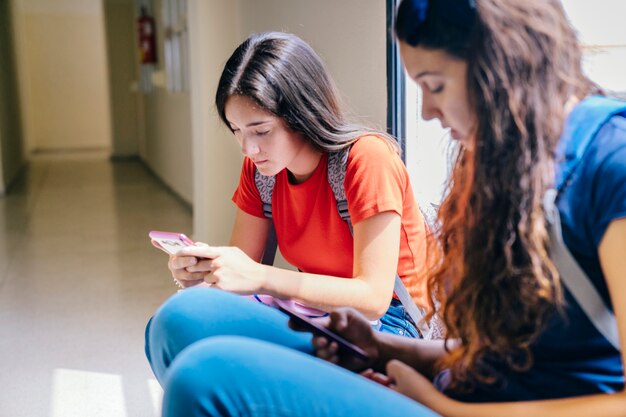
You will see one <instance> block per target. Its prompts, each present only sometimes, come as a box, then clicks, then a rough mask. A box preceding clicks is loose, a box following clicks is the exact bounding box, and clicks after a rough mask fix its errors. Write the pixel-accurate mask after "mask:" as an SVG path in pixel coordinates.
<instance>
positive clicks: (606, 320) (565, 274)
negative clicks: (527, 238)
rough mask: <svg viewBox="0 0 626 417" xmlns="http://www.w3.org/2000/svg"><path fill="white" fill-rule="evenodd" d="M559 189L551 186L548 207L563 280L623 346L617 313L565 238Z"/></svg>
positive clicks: (601, 328) (599, 326)
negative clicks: (583, 268) (604, 298)
mask: <svg viewBox="0 0 626 417" xmlns="http://www.w3.org/2000/svg"><path fill="white" fill-rule="evenodd" d="M556 197H557V192H556V190H548V191H547V192H546V195H545V197H544V202H543V204H544V209H545V212H546V218H547V219H548V223H549V226H550V229H549V234H550V242H551V248H550V255H551V257H552V260H553V261H554V264H555V266H556V269H557V270H558V271H559V275H560V277H561V282H563V284H564V285H565V286H566V287H567V289H568V290H569V292H570V293H571V294H572V296H573V297H574V299H575V300H576V302H577V303H578V305H579V306H580V308H581V309H582V310H583V312H584V313H585V314H586V315H587V317H588V318H589V320H590V321H591V323H592V324H593V325H594V326H595V327H596V329H597V330H598V331H599V332H600V334H601V335H602V336H604V337H605V338H606V339H607V340H608V341H609V342H610V343H611V345H613V347H614V348H615V349H617V350H619V337H618V334H617V321H616V320H615V315H614V314H613V313H612V312H611V311H610V310H609V309H608V308H607V306H606V304H604V301H603V300H602V297H601V296H600V294H599V293H598V290H597V289H596V287H594V286H593V284H592V283H591V281H590V280H589V278H588V277H587V274H585V271H583V270H582V269H581V267H580V266H579V265H578V262H576V259H575V258H574V256H573V255H572V254H571V253H570V251H569V250H568V249H567V246H565V243H564V242H563V235H562V234H561V219H560V217H559V210H558V208H557V207H556Z"/></svg>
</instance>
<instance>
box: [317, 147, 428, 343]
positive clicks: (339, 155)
mask: <svg viewBox="0 0 626 417" xmlns="http://www.w3.org/2000/svg"><path fill="white" fill-rule="evenodd" d="M350 149H351V147H347V148H345V149H342V150H341V151H338V152H333V153H331V154H329V156H328V182H329V183H330V188H331V189H332V190H333V194H334V195H335V201H336V202H337V211H338V212H339V216H340V217H341V219H342V220H343V221H345V222H346V223H347V224H348V228H349V229H350V234H352V235H354V229H353V227H352V221H351V220H350V212H349V211H348V200H347V198H346V191H345V187H344V184H345V181H346V171H347V167H348V155H349V154H350ZM393 292H394V293H395V294H396V296H397V297H398V299H399V300H400V302H401V303H402V306H403V307H404V309H405V310H406V312H407V313H408V314H409V316H410V317H411V319H412V320H413V323H415V326H416V327H417V329H418V330H419V331H420V333H421V334H422V337H423V338H425V339H426V338H430V337H429V335H430V334H431V328H430V326H428V324H426V323H424V321H423V320H422V319H423V318H424V316H425V315H426V311H425V310H423V309H420V308H419V307H418V306H417V305H416V304H415V301H413V297H411V294H409V291H408V290H407V289H406V287H405V285H404V283H403V282H402V279H401V278H400V276H399V275H398V274H396V277H395V280H394V284H393Z"/></svg>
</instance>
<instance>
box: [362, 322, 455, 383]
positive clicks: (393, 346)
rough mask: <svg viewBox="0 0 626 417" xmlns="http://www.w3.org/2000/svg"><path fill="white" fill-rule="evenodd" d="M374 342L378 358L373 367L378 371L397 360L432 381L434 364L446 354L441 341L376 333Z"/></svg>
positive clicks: (434, 370)
mask: <svg viewBox="0 0 626 417" xmlns="http://www.w3.org/2000/svg"><path fill="white" fill-rule="evenodd" d="M376 340H377V344H378V351H379V357H378V359H377V360H376V363H375V364H374V367H375V369H377V370H379V371H384V370H385V366H386V365H387V362H389V361H390V360H392V359H397V360H399V361H401V362H404V363H406V364H407V365H409V366H411V367H412V368H414V369H415V370H417V371H418V372H420V373H421V374H422V375H424V376H426V377H427V378H429V379H431V380H432V379H433V378H434V376H435V373H436V368H435V364H436V363H437V361H438V360H439V359H441V358H442V357H443V356H444V355H445V354H446V350H445V347H444V341H443V340H422V339H410V338H407V337H402V336H396V335H394V334H389V333H381V332H379V333H376ZM448 343H453V342H448Z"/></svg>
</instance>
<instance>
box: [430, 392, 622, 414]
mask: <svg viewBox="0 0 626 417" xmlns="http://www.w3.org/2000/svg"><path fill="white" fill-rule="evenodd" d="M426 405H427V406H428V404H426ZM434 409H435V411H437V412H439V413H440V414H441V415H442V416H445V417H500V416H504V415H505V416H507V417H527V416H533V415H536V416H546V417H624V416H626V392H620V393H616V394H598V395H590V396H585V397H573V398H565V399H558V400H543V401H520V402H511V403H486V404H467V403H459V402H457V401H452V400H450V401H447V402H445V403H444V404H443V405H442V406H441V407H437V406H435V407H434Z"/></svg>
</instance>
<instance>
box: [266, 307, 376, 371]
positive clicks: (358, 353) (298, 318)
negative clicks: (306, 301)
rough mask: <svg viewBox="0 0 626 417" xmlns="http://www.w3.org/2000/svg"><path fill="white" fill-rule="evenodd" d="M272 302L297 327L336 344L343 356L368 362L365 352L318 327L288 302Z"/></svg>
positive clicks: (318, 325)
mask: <svg viewBox="0 0 626 417" xmlns="http://www.w3.org/2000/svg"><path fill="white" fill-rule="evenodd" d="M274 302H275V303H276V305H277V306H278V308H279V309H280V311H282V312H284V313H285V314H287V315H288V316H289V317H291V319H292V320H294V321H295V322H296V323H297V325H298V326H300V327H302V328H304V329H306V330H308V331H310V332H311V333H313V334H315V335H318V336H324V337H325V338H327V339H328V340H329V341H332V342H335V343H337V345H338V346H339V350H340V351H342V353H343V354H349V355H352V356H354V357H356V358H358V359H360V360H362V361H363V362H367V361H369V359H370V357H369V355H368V354H367V352H365V351H364V350H363V349H361V348H360V347H358V346H357V345H355V344H353V343H350V342H348V341H347V340H346V339H344V338H343V337H341V336H339V335H338V334H337V333H335V332H333V331H332V330H330V329H327V328H326V327H324V326H322V325H320V324H319V323H316V322H315V321H313V320H311V319H310V318H309V317H307V316H305V315H303V314H302V313H300V312H299V311H297V310H295V309H294V308H293V305H292V304H291V303H290V302H289V301H288V300H280V299H277V298H276V299H274Z"/></svg>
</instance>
